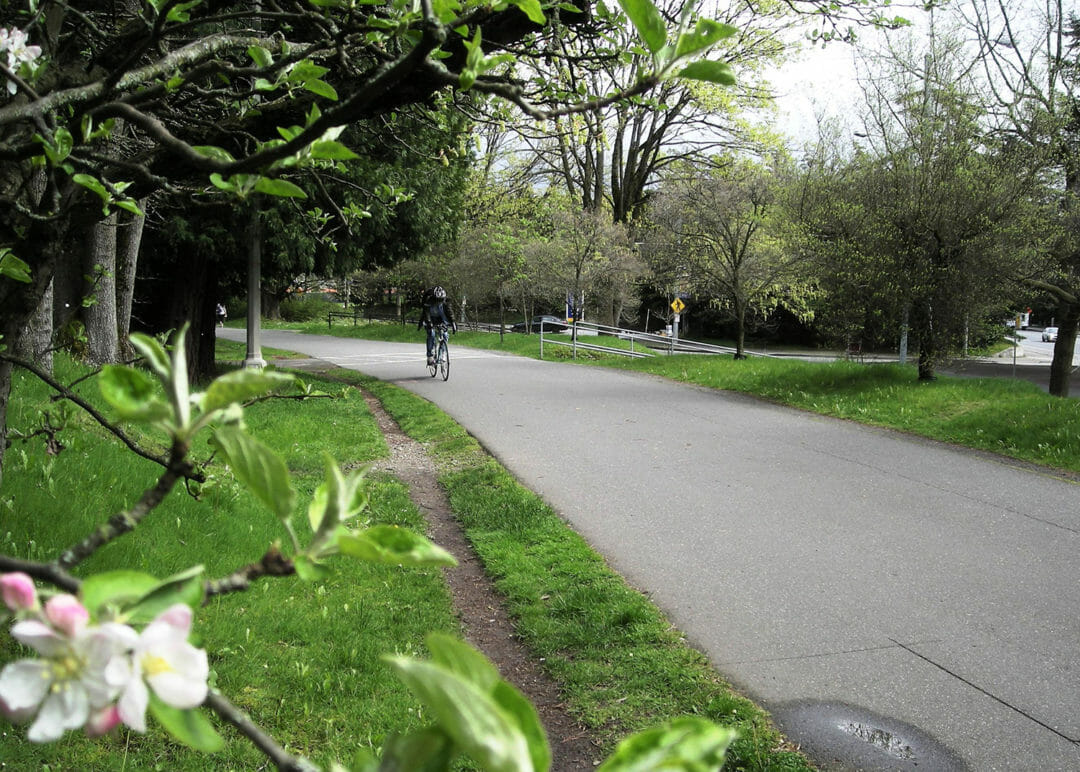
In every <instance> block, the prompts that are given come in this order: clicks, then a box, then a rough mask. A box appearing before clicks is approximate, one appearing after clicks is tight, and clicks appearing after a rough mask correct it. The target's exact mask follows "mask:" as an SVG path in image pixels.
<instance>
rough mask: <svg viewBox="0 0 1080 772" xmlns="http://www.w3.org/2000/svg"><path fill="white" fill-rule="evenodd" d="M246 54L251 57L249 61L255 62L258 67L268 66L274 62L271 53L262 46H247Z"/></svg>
mask: <svg viewBox="0 0 1080 772" xmlns="http://www.w3.org/2000/svg"><path fill="white" fill-rule="evenodd" d="M247 54H248V56H250V57H251V61H253V62H255V64H257V65H258V66H259V67H269V66H270V65H272V64H273V63H274V56H273V54H271V53H270V52H269V51H267V50H266V49H265V48H263V47H262V46H249V47H248V50H247Z"/></svg>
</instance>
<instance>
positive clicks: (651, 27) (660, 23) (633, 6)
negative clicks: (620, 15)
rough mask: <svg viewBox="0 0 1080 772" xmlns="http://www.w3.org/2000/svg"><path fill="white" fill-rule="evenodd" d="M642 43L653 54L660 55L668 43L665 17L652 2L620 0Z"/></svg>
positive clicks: (646, 0)
mask: <svg viewBox="0 0 1080 772" xmlns="http://www.w3.org/2000/svg"><path fill="white" fill-rule="evenodd" d="M619 5H621V6H622V9H623V11H625V12H626V15H627V17H628V18H629V19H630V21H631V23H633V25H634V28H635V29H636V30H637V31H638V34H639V35H641V39H642V41H644V43H645V45H646V46H647V47H648V49H649V51H651V52H652V53H654V54H655V53H658V52H659V51H660V49H661V48H663V47H664V44H665V43H666V42H667V25H666V24H664V17H663V16H661V15H660V11H658V10H656V6H655V5H653V4H652V2H651V0H619Z"/></svg>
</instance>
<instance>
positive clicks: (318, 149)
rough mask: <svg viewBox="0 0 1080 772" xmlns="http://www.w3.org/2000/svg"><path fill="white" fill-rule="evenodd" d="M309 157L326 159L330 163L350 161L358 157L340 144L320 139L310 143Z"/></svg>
mask: <svg viewBox="0 0 1080 772" xmlns="http://www.w3.org/2000/svg"><path fill="white" fill-rule="evenodd" d="M311 157H312V158H319V159H328V160H331V161H351V160H352V159H354V158H359V157H360V156H358V155H357V154H356V153H354V152H353V151H351V150H349V148H347V147H345V146H344V145H343V144H341V143H340V142H335V141H333V140H328V139H320V140H316V141H315V142H312V143H311Z"/></svg>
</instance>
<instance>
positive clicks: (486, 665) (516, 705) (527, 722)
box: [425, 633, 551, 769]
mask: <svg viewBox="0 0 1080 772" xmlns="http://www.w3.org/2000/svg"><path fill="white" fill-rule="evenodd" d="M425 640H426V642H427V647H428V651H430V652H431V661H432V662H434V663H435V664H437V665H440V666H442V667H444V668H446V669H447V670H449V671H450V672H452V673H456V674H457V675H459V676H461V677H462V678H464V679H465V680H466V681H468V682H469V683H471V684H473V685H475V686H476V687H477V688H479V689H481V690H483V691H485V692H488V693H489V694H491V697H492V699H493V700H494V701H495V703H496V704H497V705H498V706H499V707H500V708H502V710H503V711H504V712H505V713H506V715H507V716H508V717H510V718H511V719H513V721H514V723H515V724H516V725H517V727H518V729H520V730H521V732H522V734H523V735H524V736H525V738H526V741H527V743H528V745H529V752H530V755H531V756H532V761H533V768H534V769H547V768H548V767H549V766H551V749H550V748H549V747H548V742H547V736H546V735H545V734H544V726H543V724H542V723H540V716H539V714H538V713H537V712H536V708H535V707H534V706H533V704H532V703H531V702H529V700H528V699H526V697H525V696H524V695H523V694H522V693H521V692H520V691H518V690H517V688H515V687H514V686H513V685H511V684H510V683H508V682H506V681H505V680H503V678H502V676H500V675H499V671H498V670H497V669H496V668H495V666H494V665H493V664H492V663H491V661H490V660H489V659H488V658H487V657H485V656H484V655H483V654H482V653H481V652H479V651H477V650H476V649H474V648H473V647H472V646H470V645H469V644H468V643H466V642H465V641H463V640H461V639H459V638H454V637H453V636H450V635H445V634H442V633H431V634H430V635H428V636H427V638H426V639H425Z"/></svg>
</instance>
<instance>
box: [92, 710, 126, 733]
mask: <svg viewBox="0 0 1080 772" xmlns="http://www.w3.org/2000/svg"><path fill="white" fill-rule="evenodd" d="M119 725H120V711H119V710H117V708H116V706H115V705H109V706H108V707H105V708H102V709H101V710H99V711H97V712H95V713H91V714H90V720H89V721H87V722H86V734H88V735H89V736H90V737H101V736H102V735H105V734H108V733H109V732H111V731H112V730H113V729H115V728H116V727H117V726H119Z"/></svg>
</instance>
